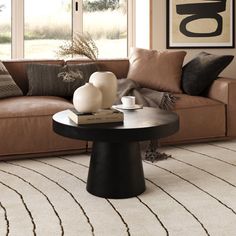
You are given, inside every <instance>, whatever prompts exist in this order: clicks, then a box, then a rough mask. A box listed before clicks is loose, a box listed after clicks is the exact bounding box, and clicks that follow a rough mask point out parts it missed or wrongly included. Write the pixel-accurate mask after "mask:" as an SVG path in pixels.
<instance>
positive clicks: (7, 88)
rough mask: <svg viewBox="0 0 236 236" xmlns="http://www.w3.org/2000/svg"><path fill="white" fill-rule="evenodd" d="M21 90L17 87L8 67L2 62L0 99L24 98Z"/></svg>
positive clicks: (0, 68)
mask: <svg viewBox="0 0 236 236" xmlns="http://www.w3.org/2000/svg"><path fill="white" fill-rule="evenodd" d="M22 95H23V93H22V91H21V89H20V88H19V87H18V86H17V85H16V83H15V81H14V80H13V79H12V77H11V75H10V74H9V72H8V70H7V69H6V67H5V66H4V65H3V63H2V62H1V61H0V98H7V97H15V96H22Z"/></svg>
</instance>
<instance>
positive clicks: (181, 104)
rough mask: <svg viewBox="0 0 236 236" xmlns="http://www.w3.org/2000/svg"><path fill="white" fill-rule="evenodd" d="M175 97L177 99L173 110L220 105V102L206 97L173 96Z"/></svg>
mask: <svg viewBox="0 0 236 236" xmlns="http://www.w3.org/2000/svg"><path fill="white" fill-rule="evenodd" d="M175 96H176V97H177V101H176V103H175V106H174V110H178V109H188V108H197V107H206V106H207V107H208V106H216V105H221V104H222V103H221V102H218V101H216V100H213V99H210V98H206V97H198V96H191V95H187V94H175Z"/></svg>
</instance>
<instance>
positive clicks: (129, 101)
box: [121, 96, 135, 108]
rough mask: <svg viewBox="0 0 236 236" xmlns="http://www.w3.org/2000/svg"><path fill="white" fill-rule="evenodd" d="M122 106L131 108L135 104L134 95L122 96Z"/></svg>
mask: <svg viewBox="0 0 236 236" xmlns="http://www.w3.org/2000/svg"><path fill="white" fill-rule="evenodd" d="M121 102H122V105H123V107H125V108H132V107H134V106H135V97H134V96H123V97H122V98H121Z"/></svg>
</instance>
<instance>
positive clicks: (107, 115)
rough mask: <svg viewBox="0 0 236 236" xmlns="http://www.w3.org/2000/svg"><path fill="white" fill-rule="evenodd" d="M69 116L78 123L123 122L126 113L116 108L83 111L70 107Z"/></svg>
mask: <svg viewBox="0 0 236 236" xmlns="http://www.w3.org/2000/svg"><path fill="white" fill-rule="evenodd" d="M67 111H68V112H67V113H68V117H69V118H70V119H71V120H72V121H73V122H74V123H76V124H78V125H83V124H98V123H116V122H123V120H124V114H123V112H121V111H118V110H115V109H104V110H99V111H98V112H93V113H81V112H78V111H77V110H76V109H74V108H72V109H68V110H67Z"/></svg>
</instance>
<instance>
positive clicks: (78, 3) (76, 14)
mask: <svg viewBox="0 0 236 236" xmlns="http://www.w3.org/2000/svg"><path fill="white" fill-rule="evenodd" d="M72 6H73V7H72V30H73V36H74V34H75V33H76V32H80V33H81V32H83V0H72Z"/></svg>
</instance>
